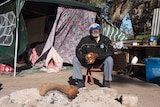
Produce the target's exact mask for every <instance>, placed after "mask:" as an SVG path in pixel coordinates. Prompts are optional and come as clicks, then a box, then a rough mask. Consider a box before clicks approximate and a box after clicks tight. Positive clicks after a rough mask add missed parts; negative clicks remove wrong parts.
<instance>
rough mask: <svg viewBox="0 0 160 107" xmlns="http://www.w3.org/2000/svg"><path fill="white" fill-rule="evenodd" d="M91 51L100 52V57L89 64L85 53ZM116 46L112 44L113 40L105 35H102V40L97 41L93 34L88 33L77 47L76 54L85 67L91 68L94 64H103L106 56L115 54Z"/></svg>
mask: <svg viewBox="0 0 160 107" xmlns="http://www.w3.org/2000/svg"><path fill="white" fill-rule="evenodd" d="M89 52H95V53H98V56H99V57H98V58H97V59H96V61H95V62H94V63H93V64H87V63H86V61H85V59H84V58H85V55H86V54H88V53H89ZM113 54H114V48H113V47H112V46H111V40H110V39H109V38H108V37H106V36H103V35H100V40H99V42H98V43H97V42H96V41H95V39H94V38H93V36H91V35H88V36H86V37H84V38H82V39H81V40H80V42H79V44H78V45H77V47H76V56H77V58H78V59H79V61H80V62H81V64H82V65H83V66H84V67H87V68H90V67H92V66H99V65H101V64H102V63H103V62H104V60H105V59H106V57H108V56H113Z"/></svg>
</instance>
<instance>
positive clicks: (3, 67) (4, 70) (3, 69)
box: [0, 64, 14, 74]
mask: <svg viewBox="0 0 160 107" xmlns="http://www.w3.org/2000/svg"><path fill="white" fill-rule="evenodd" d="M11 72H14V68H13V67H10V66H8V65H5V64H0V73H4V74H9V73H11Z"/></svg>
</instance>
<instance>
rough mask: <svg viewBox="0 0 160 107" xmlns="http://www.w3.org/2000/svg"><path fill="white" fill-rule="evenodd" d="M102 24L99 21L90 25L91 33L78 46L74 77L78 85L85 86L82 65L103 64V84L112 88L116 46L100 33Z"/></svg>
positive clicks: (74, 63) (89, 66) (74, 61)
mask: <svg viewBox="0 0 160 107" xmlns="http://www.w3.org/2000/svg"><path fill="white" fill-rule="evenodd" d="M100 31H101V26H100V25H99V24H97V23H93V24H91V26H90V27H89V32H90V35H88V36H86V37H84V38H82V39H81V40H80V42H79V43H78V45H77V47H76V57H75V58H74V59H73V76H72V78H73V79H76V80H77V81H78V84H77V87H78V88H82V87H84V86H85V85H84V81H83V74H82V72H81V65H82V66H84V67H86V68H91V67H99V66H102V65H103V67H104V68H103V70H104V79H103V80H104V81H103V85H104V86H105V87H109V88H110V83H111V81H112V75H111V73H112V69H113V58H112V56H113V54H114V48H113V47H112V45H111V40H110V39H109V38H108V37H106V36H103V35H101V34H100Z"/></svg>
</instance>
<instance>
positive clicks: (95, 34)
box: [92, 33, 100, 38]
mask: <svg viewBox="0 0 160 107" xmlns="http://www.w3.org/2000/svg"><path fill="white" fill-rule="evenodd" d="M99 35H100V34H99V33H92V36H93V37H94V38H97V37H99Z"/></svg>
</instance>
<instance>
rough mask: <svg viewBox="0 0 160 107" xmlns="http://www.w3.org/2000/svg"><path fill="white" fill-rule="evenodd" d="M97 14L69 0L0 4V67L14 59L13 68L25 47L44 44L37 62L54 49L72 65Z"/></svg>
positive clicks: (12, 0) (94, 9)
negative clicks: (80, 42)
mask: <svg viewBox="0 0 160 107" xmlns="http://www.w3.org/2000/svg"><path fill="white" fill-rule="evenodd" d="M100 11H101V9H100V8H97V7H93V6H90V5H86V4H82V3H79V2H74V1H69V0H67V1H66V0H1V1H0V25H1V26H0V63H7V62H9V61H12V60H13V59H14V67H15V68H16V63H17V56H18V55H20V54H22V53H23V52H24V51H25V50H26V48H27V44H32V43H34V42H44V41H45V42H46V44H45V46H44V49H43V51H42V53H41V55H40V58H41V56H43V55H44V54H45V52H47V51H48V50H49V49H50V48H51V46H54V48H55V49H56V51H57V52H58V53H59V54H60V56H61V57H62V58H63V61H64V62H67V63H71V64H72V58H73V57H74V55H75V52H74V51H75V47H76V45H77V44H78V42H79V40H80V39H81V38H82V37H84V36H86V35H88V34H89V32H88V27H89V26H90V24H91V23H93V22H95V21H96V15H97V13H100ZM121 40H122V39H121ZM15 75H16V69H15V70H14V76H15Z"/></svg>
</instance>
